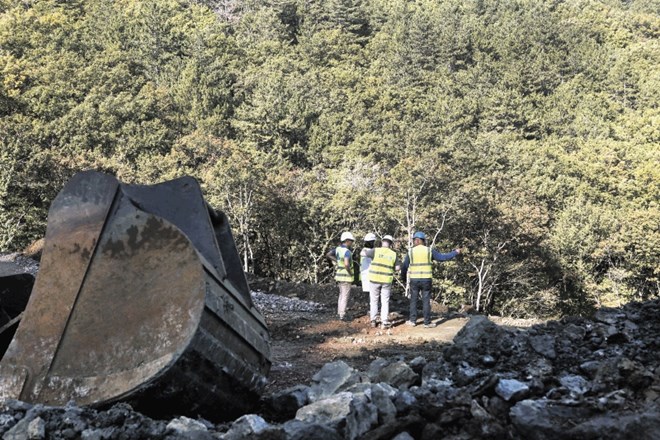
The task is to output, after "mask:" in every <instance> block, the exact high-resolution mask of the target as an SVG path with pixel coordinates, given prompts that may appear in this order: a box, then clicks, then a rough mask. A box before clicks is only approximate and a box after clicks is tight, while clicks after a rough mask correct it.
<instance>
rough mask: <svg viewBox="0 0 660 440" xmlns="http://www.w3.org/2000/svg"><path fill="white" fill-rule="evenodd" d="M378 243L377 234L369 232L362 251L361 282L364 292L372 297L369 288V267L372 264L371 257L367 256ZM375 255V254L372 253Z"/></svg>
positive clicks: (365, 237)
mask: <svg viewBox="0 0 660 440" xmlns="http://www.w3.org/2000/svg"><path fill="white" fill-rule="evenodd" d="M375 243H376V234H374V233H372V232H369V233H368V234H367V235H365V236H364V247H363V248H362V250H361V251H360V281H361V282H362V292H363V293H366V294H367V295H370V292H371V289H370V288H369V285H370V283H369V265H370V264H371V260H372V258H373V255H372V256H371V257H368V256H367V251H369V250H373V249H374V244H375ZM372 254H373V253H372Z"/></svg>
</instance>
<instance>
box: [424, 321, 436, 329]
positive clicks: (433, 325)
mask: <svg viewBox="0 0 660 440" xmlns="http://www.w3.org/2000/svg"><path fill="white" fill-rule="evenodd" d="M436 326H437V324H436V323H435V322H429V323H428V324H424V328H435V327H436Z"/></svg>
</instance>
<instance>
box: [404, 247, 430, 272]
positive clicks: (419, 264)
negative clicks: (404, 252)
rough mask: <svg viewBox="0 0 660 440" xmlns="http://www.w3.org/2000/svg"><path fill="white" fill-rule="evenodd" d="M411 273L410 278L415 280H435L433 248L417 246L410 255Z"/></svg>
mask: <svg viewBox="0 0 660 440" xmlns="http://www.w3.org/2000/svg"><path fill="white" fill-rule="evenodd" d="M409 257H410V271H409V272H408V277H409V278H410V279H415V280H425V279H431V278H433V266H432V264H431V248H428V247H426V246H422V245H419V246H415V247H414V248H412V250H411V251H410V254H409Z"/></svg>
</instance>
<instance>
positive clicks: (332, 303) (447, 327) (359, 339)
mask: <svg viewBox="0 0 660 440" xmlns="http://www.w3.org/2000/svg"><path fill="white" fill-rule="evenodd" d="M21 263H22V264H24V265H26V260H23V261H22V262H21ZM252 287H253V289H255V292H254V294H253V298H254V301H255V303H256V304H257V305H258V307H259V308H260V309H261V310H262V312H263V314H264V316H265V317H266V320H267V322H268V324H269V328H270V331H271V337H272V355H273V356H272V357H273V367H272V371H271V374H270V383H269V384H268V386H267V389H266V392H265V394H264V397H263V400H262V403H261V406H260V407H259V408H255V411H254V414H249V415H246V416H243V417H241V418H239V419H237V420H235V421H233V422H230V423H224V424H212V423H210V422H208V421H206V420H204V419H201V418H195V417H194V416H192V415H189V416H190V417H193V418H188V417H184V416H181V417H178V418H175V419H172V420H152V419H149V418H147V417H145V416H143V415H142V414H139V413H137V412H135V411H133V410H132V409H131V408H130V407H129V406H128V405H124V404H119V405H116V406H114V407H113V408H111V409H109V410H106V411H97V410H93V409H89V408H79V407H77V406H76V405H75V404H74V403H71V404H70V405H68V406H67V407H62V408H60V407H57V408H56V407H44V406H41V405H35V406H32V405H29V404H26V403H23V402H17V401H7V402H4V403H2V404H1V405H0V435H2V436H3V437H2V438H3V439H19V438H20V439H25V438H29V439H43V438H51V439H76V438H83V439H115V438H116V439H138V438H156V439H161V438H162V439H175V438H181V439H213V438H217V439H241V438H256V439H311V438H319V439H321V438H323V439H325V438H328V439H342V438H345V439H391V438H396V439H398V440H404V439H410V438H414V439H454V440H458V439H482V438H491V439H557V438H566V439H602V438H605V439H624V438H625V439H627V438H628V437H630V436H633V435H634V436H635V437H636V439H657V438H660V417H659V416H660V400H659V396H660V368H659V367H658V365H659V362H658V361H659V359H660V323H659V320H658V317H659V316H660V315H659V313H660V301H658V300H656V301H650V302H646V303H635V304H628V305H626V306H625V307H623V308H621V309H602V310H600V311H599V312H598V313H596V314H595V315H594V316H593V317H590V318H589V319H587V318H566V319H563V320H560V321H551V322H547V323H543V322H530V321H516V320H506V319H502V318H492V317H491V318H489V317H484V316H478V315H465V314H460V313H457V312H455V311H454V312H452V311H449V310H446V309H443V308H442V307H441V306H439V305H436V307H435V313H434V315H435V322H437V323H438V327H436V328H432V329H427V328H424V327H423V326H417V327H408V326H406V325H403V322H404V319H405V316H406V312H405V310H406V305H407V300H406V298H405V297H403V296H402V295H400V294H396V295H395V296H394V298H393V301H392V314H391V318H392V321H393V322H394V324H395V325H394V327H393V328H391V329H388V330H382V329H378V328H371V326H370V325H369V320H368V318H367V317H366V311H367V298H366V296H364V295H363V294H362V293H361V292H359V290H358V289H357V288H356V289H355V290H354V292H353V298H352V301H351V303H350V308H349V311H350V313H351V316H352V321H350V322H342V321H338V320H336V318H335V312H336V298H337V293H336V288H335V287H334V286H332V285H327V286H309V285H292V284H287V283H275V282H268V281H266V280H252Z"/></svg>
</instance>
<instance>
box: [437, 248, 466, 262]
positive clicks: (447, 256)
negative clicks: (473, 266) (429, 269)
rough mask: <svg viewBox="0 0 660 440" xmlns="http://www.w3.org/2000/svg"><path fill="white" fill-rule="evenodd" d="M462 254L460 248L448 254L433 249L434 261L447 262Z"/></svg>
mask: <svg viewBox="0 0 660 440" xmlns="http://www.w3.org/2000/svg"><path fill="white" fill-rule="evenodd" d="M460 253H461V250H460V248H458V249H454V250H453V251H451V252H448V253H446V254H443V253H441V252H438V251H436V250H435V249H433V261H447V260H451V259H452V258H454V257H456V256H457V255H458V254H460Z"/></svg>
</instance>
